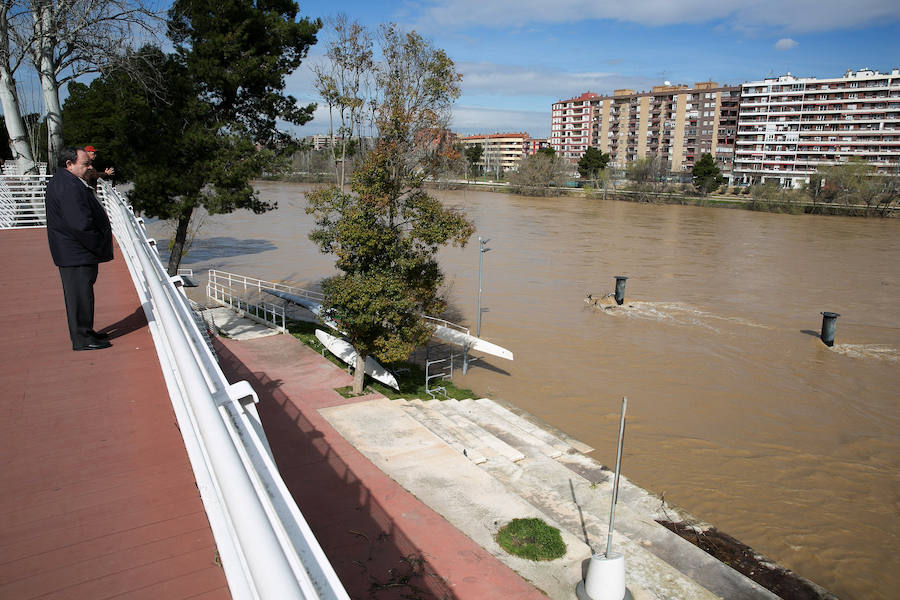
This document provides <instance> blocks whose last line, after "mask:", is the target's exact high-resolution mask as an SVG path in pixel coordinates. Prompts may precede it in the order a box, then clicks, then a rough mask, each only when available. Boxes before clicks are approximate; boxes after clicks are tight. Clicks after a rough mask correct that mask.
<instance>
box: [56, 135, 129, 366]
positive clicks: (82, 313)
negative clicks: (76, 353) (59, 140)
mask: <svg viewBox="0 0 900 600" xmlns="http://www.w3.org/2000/svg"><path fill="white" fill-rule="evenodd" d="M90 166H91V159H90V157H89V156H88V154H87V152H85V151H84V149H83V148H70V147H67V148H63V150H62V152H61V153H60V156H59V168H57V169H56V173H55V174H54V175H53V177H52V178H51V179H50V181H49V182H48V183H47V197H46V206H47V241H48V242H49V243H50V254H51V255H52V256H53V262H54V263H55V264H56V266H57V267H59V275H60V278H61V279H62V288H63V296H64V297H65V301H66V317H67V318H68V322H69V337H71V338H72V349H73V350H101V349H103V348H109V347H110V346H111V345H112V344H110V343H109V341H108V340H107V339H106V335H104V334H100V333H97V332H96V331H94V282H96V281H97V270H98V267H97V265H98V264H99V263H102V262H107V261H110V260H112V258H113V248H112V228H111V227H110V224H109V218H108V217H107V216H106V211H104V210H103V207H102V206H101V205H100V202H99V201H98V200H97V197H96V196H95V195H94V192H93V190H91V188H90V187H88V184H87V183H86V182H85V181H84V177H85V174H86V173H87V171H88V169H89V168H90Z"/></svg>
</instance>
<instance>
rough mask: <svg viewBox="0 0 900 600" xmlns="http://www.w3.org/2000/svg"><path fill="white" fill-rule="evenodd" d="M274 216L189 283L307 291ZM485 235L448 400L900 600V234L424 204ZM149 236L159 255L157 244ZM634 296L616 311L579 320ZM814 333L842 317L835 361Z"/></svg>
mask: <svg viewBox="0 0 900 600" xmlns="http://www.w3.org/2000/svg"><path fill="white" fill-rule="evenodd" d="M258 189H259V191H260V193H261V195H262V197H263V198H266V199H269V200H277V201H278V203H279V209H278V210H276V211H273V212H270V213H267V214H264V215H259V216H257V215H252V214H250V213H247V212H243V211H242V212H237V213H234V214H231V215H223V216H212V217H207V218H206V221H205V223H204V224H203V227H202V229H201V230H200V232H199V234H198V236H197V240H196V242H195V244H194V246H193V249H192V250H191V253H190V254H189V255H188V256H187V257H186V259H185V261H184V263H183V264H182V266H183V267H189V268H193V269H194V270H195V273H197V274H198V275H200V276H201V279H202V278H203V273H204V272H205V271H206V270H207V269H209V268H219V269H223V270H226V271H231V272H235V273H239V274H242V275H248V276H251V277H257V278H260V279H269V280H291V281H294V282H297V283H298V284H300V285H305V286H314V285H315V284H316V282H317V281H318V280H319V279H321V278H322V277H323V276H327V275H329V274H331V273H333V272H334V271H333V258H332V257H330V256H325V255H322V254H319V253H318V251H317V250H316V248H315V247H314V246H313V244H312V243H311V242H310V241H309V240H308V238H307V235H308V233H309V231H310V229H311V227H312V220H311V218H310V217H309V216H307V215H306V214H305V213H304V207H305V199H304V196H303V192H304V190H307V189H309V188H308V187H304V186H301V185H294V184H284V183H260V184H258ZM434 193H435V195H437V196H438V197H439V198H440V199H441V200H442V201H443V202H444V203H445V204H447V205H450V206H456V207H459V208H460V209H463V210H464V211H465V212H466V213H467V214H468V216H469V217H470V218H471V219H472V220H473V221H474V223H475V225H476V227H477V233H476V237H473V238H472V240H471V242H470V244H469V245H468V246H467V247H466V248H463V249H458V248H448V249H445V250H443V251H442V252H441V255H440V258H441V263H442V266H443V268H444V271H445V273H446V275H447V282H448V286H449V295H450V299H451V301H452V305H453V306H452V308H453V310H454V311H455V312H456V314H457V315H458V316H457V319H455V320H457V321H459V322H462V323H464V324H466V325H468V326H469V327H470V328H471V329H472V330H473V332H474V330H475V312H476V292H477V280H478V242H477V236H478V235H481V236H483V237H486V238H490V242H489V243H488V244H487V246H488V247H489V248H490V251H489V252H487V253H485V255H484V271H483V277H484V284H483V299H482V306H483V308H484V309H485V311H484V313H483V317H482V329H481V333H482V337H485V338H487V339H489V340H491V341H494V342H496V343H498V344H500V345H502V346H504V347H506V348H509V349H510V350H512V351H513V352H514V353H515V361H513V362H509V361H505V360H502V359H499V358H492V357H487V358H486V359H485V360H484V361H483V364H482V368H472V369H471V370H470V371H469V374H468V375H466V376H461V375H459V374H457V377H458V380H457V381H458V383H459V384H461V385H462V386H464V387H469V388H471V389H474V390H476V391H477V392H478V393H480V394H483V395H490V396H494V397H499V398H503V399H505V400H507V401H510V402H512V403H514V404H516V405H518V406H520V407H521V408H523V409H525V410H527V411H528V412H531V413H532V414H534V415H536V416H538V417H540V418H541V419H543V420H545V421H546V422H548V423H550V424H552V425H554V426H556V427H558V428H560V429H562V430H564V431H566V432H568V433H569V434H571V435H572V436H574V437H576V438H578V439H580V440H582V441H584V442H586V443H587V444H590V445H591V446H593V447H594V448H595V449H596V450H595V452H594V453H593V455H594V457H595V458H596V459H597V460H599V461H601V462H603V463H605V464H607V465H611V464H614V462H615V453H616V447H615V446H616V435H617V430H618V413H619V409H620V405H621V400H622V397H623V396H627V397H628V424H627V431H626V440H625V451H624V457H623V463H622V465H623V466H622V470H623V474H625V475H626V476H627V477H629V478H630V479H631V480H632V481H634V482H635V483H637V484H638V485H641V486H642V487H645V488H647V489H649V490H652V491H655V492H657V493H659V494H664V495H665V499H666V500H667V501H668V502H670V503H672V504H675V505H677V506H681V507H683V508H684V509H686V510H687V511H688V512H690V513H691V514H693V515H695V516H696V517H698V518H700V519H702V520H704V521H707V522H709V523H712V524H714V525H716V526H717V527H719V528H720V529H721V530H723V531H725V532H727V533H729V534H731V535H733V536H735V537H737V538H738V539H740V540H742V541H743V542H745V543H747V544H749V545H750V546H752V547H753V548H755V549H757V550H758V551H760V552H762V553H764V554H766V555H768V556H770V557H771V558H773V559H775V560H777V561H779V562H781V563H782V564H784V565H785V566H787V567H789V568H791V569H793V570H795V571H796V572H798V573H799V574H801V575H803V576H805V577H808V578H810V579H812V580H813V581H815V582H817V583H819V584H820V585H822V586H824V587H826V588H827V589H829V590H830V591H832V592H834V593H836V594H837V595H838V596H840V597H841V598H848V599H856V598H860V599H861V598H879V599H880V598H883V599H888V598H891V599H893V598H897V597H898V596H897V594H898V592H897V590H898V589H900V560H898V558H897V556H898V554H897V551H898V547H900V518H898V513H900V220H897V219H889V220H878V219H859V218H847V217H823V216H787V215H775V214H765V213H756V212H749V211H743V210H728V209H723V208H704V207H689V206H659V205H647V204H635V203H626V202H618V201H611V200H610V201H603V200H586V199H583V198H532V197H523V196H513V195H507V194H499V193H488V192H477V191H440V192H434ZM161 227H162V225H161V224H159V223H157V224H154V225H153V226H152V227H151V229H154V228H155V229H156V234H157V237H159V238H165V237H167V235H168V234H167V233H166V232H165V231H162V229H161ZM616 275H625V276H628V277H629V279H628V281H627V288H626V298H627V301H626V307H625V308H623V309H616V310H610V311H607V310H604V309H601V308H597V307H593V306H589V305H588V304H586V303H585V296H586V294H587V293H591V294H593V296H594V297H598V296H601V295H604V294H607V293H609V292H611V291H613V289H614V286H615V279H614V278H615V276H616ZM821 311H834V312H837V313H840V315H841V316H840V318H838V320H837V327H836V337H835V345H834V347H833V348H828V347H826V346H825V345H824V344H823V343H822V342H821V341H820V340H819V339H818V337H817V336H818V332H819V330H820V327H821V318H822V317H821V315H820V314H819V313H820V312H821Z"/></svg>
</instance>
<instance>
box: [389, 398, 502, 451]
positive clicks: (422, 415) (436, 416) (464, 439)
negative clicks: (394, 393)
mask: <svg viewBox="0 0 900 600" xmlns="http://www.w3.org/2000/svg"><path fill="white" fill-rule="evenodd" d="M433 402H435V401H434V400H432V401H430V402H423V401H421V400H398V401H397V403H399V405H400V407H401V408H402V409H403V410H404V411H406V413H407V414H408V415H410V416H411V417H413V418H414V419H415V420H416V421H418V422H419V423H421V424H422V425H424V426H425V427H426V428H428V430H429V431H431V432H432V433H433V434H434V435H436V436H438V437H439V438H441V440H443V441H444V443H446V444H447V445H448V446H450V447H451V448H453V449H454V450H456V451H457V452H459V453H460V454H462V455H463V456H465V457H466V458H468V459H469V460H471V461H472V462H473V463H475V464H476V465H477V464H481V463H483V462H485V461H486V460H487V457H485V455H484V454H483V453H482V452H481V451H480V450H479V447H480V446H481V443H480V442H479V440H478V439H477V438H475V437H474V436H472V435H470V434H469V433H468V432H467V431H465V430H464V429H463V428H461V427H459V426H458V425H457V424H456V423H454V422H453V421H452V420H450V419H448V418H447V417H446V416H445V415H443V414H442V413H441V411H440V410H438V409H435V408H433V407H430V406H428V405H429V404H431V403H433Z"/></svg>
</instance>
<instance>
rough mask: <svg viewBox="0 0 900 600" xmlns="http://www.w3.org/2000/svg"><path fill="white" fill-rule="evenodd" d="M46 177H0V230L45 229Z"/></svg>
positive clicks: (47, 178)
mask: <svg viewBox="0 0 900 600" xmlns="http://www.w3.org/2000/svg"><path fill="white" fill-rule="evenodd" d="M49 179H50V178H49V177H48V176H47V175H16V176H8V177H7V176H3V177H0V229H10V228H20V227H45V226H46V225H47V211H46V210H45V209H44V189H45V188H46V187H47V181H48V180H49Z"/></svg>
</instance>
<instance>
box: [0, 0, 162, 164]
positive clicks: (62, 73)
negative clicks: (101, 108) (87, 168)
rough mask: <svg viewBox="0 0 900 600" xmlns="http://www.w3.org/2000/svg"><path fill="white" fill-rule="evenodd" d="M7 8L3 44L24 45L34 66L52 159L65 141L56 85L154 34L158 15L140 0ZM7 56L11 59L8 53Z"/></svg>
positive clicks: (70, 0) (31, 0)
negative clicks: (38, 82)
mask: <svg viewBox="0 0 900 600" xmlns="http://www.w3.org/2000/svg"><path fill="white" fill-rule="evenodd" d="M6 8H7V12H8V14H9V16H10V17H14V18H9V17H7V19H6V20H5V22H4V23H2V25H4V27H3V33H2V35H4V36H6V39H7V44H6V46H5V47H6V48H7V49H9V48H15V49H20V50H21V51H25V52H26V53H27V56H28V58H29V60H30V62H31V66H32V67H33V68H34V69H35V71H36V72H37V75H38V78H39V80H40V83H41V93H42V97H43V100H44V109H45V111H46V119H47V135H48V144H47V146H48V148H47V150H48V159H49V161H50V164H55V163H56V159H57V156H58V155H59V151H60V150H61V149H62V144H63V137H62V104H61V103H60V99H59V90H60V88H61V87H62V86H63V85H64V84H65V83H66V82H68V81H70V80H72V79H75V78H77V77H80V76H81V75H85V74H87V73H96V72H101V71H104V70H109V69H111V68H113V67H115V66H116V65H118V64H121V61H122V60H123V59H124V58H125V57H126V55H127V51H128V50H129V49H131V48H132V47H133V46H134V45H136V44H142V43H144V42H147V41H149V40H151V39H154V38H155V37H156V34H157V30H158V26H159V24H160V23H161V22H162V21H161V19H160V18H159V15H158V14H156V13H154V12H153V11H151V10H150V9H148V8H147V7H146V6H145V5H144V4H143V3H142V2H140V0H61V1H57V2H51V1H50V0H28V1H27V2H24V1H19V2H16V1H15V0H11V1H9V2H7V4H6ZM0 43H2V39H0ZM7 58H8V60H7V61H6V62H7V64H8V65H9V64H11V63H10V61H9V59H10V58H11V57H10V55H9V53H7ZM0 62H3V61H0ZM0 69H2V65H0ZM0 93H2V94H4V95H5V94H6V91H2V92H0ZM4 112H6V106H5V105H4ZM6 114H8V113H6Z"/></svg>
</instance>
